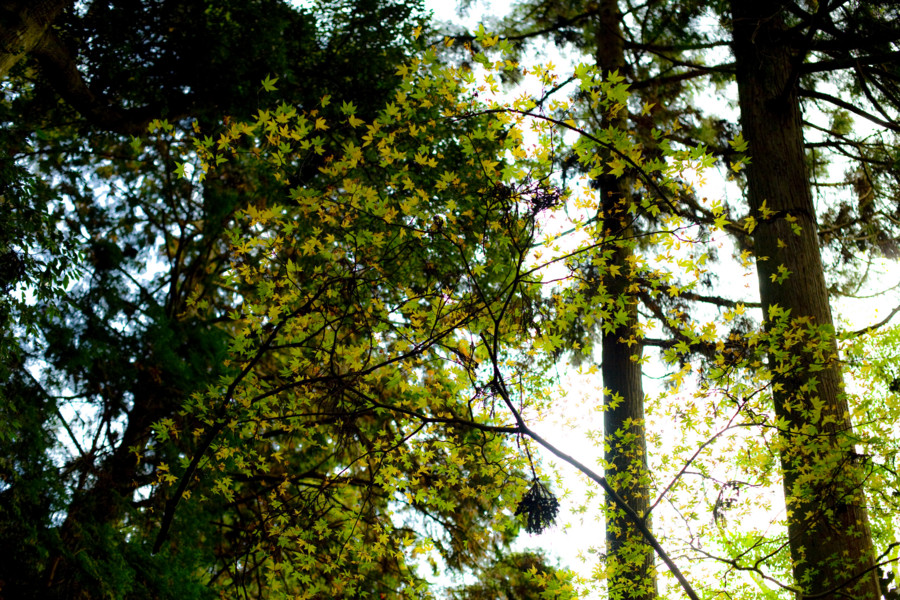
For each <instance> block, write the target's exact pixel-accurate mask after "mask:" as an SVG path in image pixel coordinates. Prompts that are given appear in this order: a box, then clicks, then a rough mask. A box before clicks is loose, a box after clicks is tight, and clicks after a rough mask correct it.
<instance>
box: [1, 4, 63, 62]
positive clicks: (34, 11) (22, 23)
mask: <svg viewBox="0 0 900 600" xmlns="http://www.w3.org/2000/svg"><path fill="white" fill-rule="evenodd" d="M70 4H71V2H70V0H19V1H18V2H16V1H14V0H4V1H2V2H0V78H3V77H5V76H6V74H7V73H8V72H9V70H10V69H12V68H13V67H14V66H15V65H16V63H18V62H19V61H20V60H22V58H24V57H25V55H27V54H28V53H29V52H31V50H32V49H33V48H34V47H35V46H36V45H37V44H38V43H39V42H40V41H41V38H43V37H44V35H45V34H46V33H47V31H48V30H49V29H50V25H51V24H52V23H53V21H54V20H55V19H56V17H58V16H59V14H60V13H61V12H62V11H63V9H65V8H66V7H67V6H69V5H70Z"/></svg>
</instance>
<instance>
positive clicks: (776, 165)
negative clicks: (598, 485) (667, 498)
mask: <svg viewBox="0 0 900 600" xmlns="http://www.w3.org/2000/svg"><path fill="white" fill-rule="evenodd" d="M782 11H783V3H781V2H777V1H775V0H756V1H755V2H746V1H744V0H732V2H731V12H732V17H733V48H734V54H735V58H736V65H737V82H738V95H739V101H740V109H741V125H742V128H743V135H744V137H745V139H747V140H748V142H749V150H750V160H751V162H750V165H749V168H748V173H747V181H748V201H749V204H750V211H751V215H753V216H754V217H755V219H756V220H757V222H758V224H757V225H756V228H755V230H754V231H753V239H754V246H755V250H756V260H757V271H758V276H759V287H760V298H761V300H762V304H763V309H764V311H765V324H766V330H767V332H768V334H769V336H770V337H771V339H772V341H773V343H772V345H771V346H770V348H769V352H768V354H769V357H768V360H769V369H770V371H771V373H772V377H773V387H772V391H773V396H774V402H775V415H776V417H777V418H778V423H779V428H780V429H781V430H782V435H781V437H780V443H779V452H780V458H781V464H782V469H783V472H784V490H785V500H786V504H787V510H788V512H787V515H788V535H789V537H790V550H791V558H792V561H793V571H794V576H795V578H796V582H797V583H796V585H797V586H798V587H799V588H800V589H802V594H801V596H808V595H816V597H817V598H819V599H821V600H832V599H834V600H837V598H848V597H852V598H857V599H859V600H877V599H878V598H879V597H880V593H879V589H878V580H877V576H876V572H875V570H874V568H873V567H874V556H875V553H874V549H873V545H872V537H871V532H870V529H869V523H868V515H867V512H866V509H865V498H864V493H863V491H862V477H861V473H860V467H859V465H858V464H857V461H856V460H854V458H855V457H854V454H853V445H852V443H851V442H850V441H849V440H848V436H847V435H846V434H847V433H849V431H850V427H851V424H850V412H849V407H848V404H847V399H846V397H845V395H844V392H843V380H842V375H841V370H840V365H839V362H838V360H837V346H836V343H835V338H834V327H833V324H832V317H831V309H830V306H829V302H828V292H827V289H826V285H825V277H824V273H823V269H822V260H821V256H820V254H819V246H818V239H817V225H816V216H815V208H814V206H813V200H812V194H811V191H810V186H809V176H808V173H807V168H806V159H805V150H804V142H803V128H802V118H801V111H800V103H799V100H798V93H797V87H798V86H797V77H796V70H797V69H798V68H799V64H800V63H801V62H802V61H800V60H798V58H797V57H796V56H795V54H794V53H793V52H792V51H791V49H790V44H788V41H789V40H788V39H787V38H788V35H789V33H788V31H787V27H786V25H785V23H784V21H783V19H782ZM780 310H784V311H790V312H789V313H788V314H787V315H786V316H781V317H779V316H778V312H779V311H780Z"/></svg>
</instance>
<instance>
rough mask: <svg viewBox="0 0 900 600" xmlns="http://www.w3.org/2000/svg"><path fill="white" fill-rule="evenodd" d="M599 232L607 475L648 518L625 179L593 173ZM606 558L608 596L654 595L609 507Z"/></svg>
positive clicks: (620, 124)
mask: <svg viewBox="0 0 900 600" xmlns="http://www.w3.org/2000/svg"><path fill="white" fill-rule="evenodd" d="M621 20H622V14H621V12H620V11H619V6H618V2H617V0H603V1H602V2H601V3H600V6H599V10H598V14H597V29H596V42H597V54H596V61H597V66H598V67H599V68H600V69H601V71H602V72H603V73H604V75H605V74H606V73H609V72H611V71H615V70H619V71H621V70H623V69H624V67H625V47H624V38H623V36H622V31H621ZM603 125H604V126H612V127H617V128H620V129H627V127H628V111H627V108H625V107H622V108H621V109H620V110H618V111H617V112H615V113H614V114H607V115H604V124H603ZM598 184H599V190H600V194H601V201H600V209H601V211H602V215H601V217H602V218H601V222H602V227H603V234H604V236H612V237H614V238H615V239H616V240H617V242H616V247H615V250H614V252H613V255H612V257H611V259H610V263H609V264H610V265H612V266H616V267H618V274H617V275H606V276H604V277H603V282H602V285H603V287H605V288H606V291H607V293H608V294H609V297H610V298H611V302H612V303H613V304H612V305H609V306H607V307H606V309H607V310H608V311H609V313H610V315H609V317H608V318H609V319H615V318H616V315H617V313H619V314H621V313H623V312H624V314H625V315H626V317H625V320H624V322H622V323H620V324H619V325H618V326H616V327H615V328H612V329H610V328H608V323H604V324H603V333H602V341H601V357H602V365H601V373H602V375H603V387H604V392H603V393H604V398H603V401H604V413H603V414H604V435H605V441H606V444H605V453H604V459H605V461H606V469H607V470H606V478H607V480H608V481H609V483H610V485H612V487H613V488H614V489H615V490H616V491H617V492H618V493H619V494H620V495H621V496H622V497H623V498H624V499H625V501H626V502H627V503H628V506H629V507H630V508H632V509H633V510H634V511H635V512H636V513H637V514H639V515H641V516H643V517H645V518H649V514H648V510H649V504H650V490H649V481H648V473H647V442H646V435H645V428H644V390H643V385H642V381H641V363H640V358H641V355H642V354H643V348H642V345H641V343H640V339H638V334H637V331H636V329H637V326H638V316H637V297H636V295H635V294H634V293H633V292H632V291H631V290H630V288H631V286H632V281H631V277H632V275H633V274H632V273H631V271H630V268H629V267H630V265H631V264H632V263H631V261H630V258H631V256H632V254H633V250H632V246H631V244H633V235H632V233H633V231H632V227H631V225H630V221H631V215H630V214H629V213H628V207H629V204H630V203H631V195H632V181H631V180H630V179H629V178H628V177H616V176H613V175H602V176H601V177H599V178H598ZM606 546H607V561H608V565H609V567H611V568H610V577H609V595H610V597H612V598H627V599H629V600H649V599H652V598H655V597H656V595H657V584H656V575H655V570H654V566H653V550H652V548H651V547H650V546H649V545H648V544H647V543H646V541H645V540H644V538H643V536H642V535H641V533H640V532H639V531H637V530H636V529H635V528H633V527H631V526H630V525H629V524H628V521H627V519H625V518H624V516H623V515H622V514H617V513H616V511H615V508H613V507H612V506H611V507H609V508H608V509H607V519H606Z"/></svg>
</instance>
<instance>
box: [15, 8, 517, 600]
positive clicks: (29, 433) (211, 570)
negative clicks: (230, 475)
mask: <svg viewBox="0 0 900 600" xmlns="http://www.w3.org/2000/svg"><path fill="white" fill-rule="evenodd" d="M31 8H33V6H32V7H30V5H27V4H23V5H22V6H20V7H18V9H21V10H26V11H27V10H31ZM318 8H319V12H318V13H317V14H316V15H315V16H313V15H312V14H311V13H309V12H302V11H297V10H295V9H293V8H290V7H289V6H287V5H285V4H282V3H278V2H266V3H262V4H257V3H245V2H233V3H227V4H223V3H215V5H213V4H208V3H188V4H185V3H180V2H161V3H155V2H154V3H138V2H134V3H116V4H110V3H103V2H95V3H89V4H85V5H83V6H77V7H75V6H68V8H65V9H63V12H62V13H60V14H58V15H57V18H56V19H55V20H54V21H53V24H52V26H50V27H49V28H45V30H44V36H45V37H46V36H50V37H52V41H53V44H54V45H53V46H52V48H50V49H51V50H53V51H52V52H49V50H48V47H47V46H46V44H44V45H38V46H34V47H32V51H31V52H30V53H28V54H27V56H25V57H24V58H18V59H17V60H18V62H16V63H15V65H14V66H13V67H12V68H11V70H10V71H9V73H8V77H7V79H6V84H7V85H8V89H9V90H11V91H10V93H8V94H7V95H6V96H5V97H4V100H3V103H2V111H3V119H4V123H5V124H6V125H7V127H6V128H5V129H4V130H3V138H2V139H3V141H2V143H3V145H4V148H5V149H6V150H7V152H8V154H9V155H10V156H12V157H14V158H15V159H17V161H18V162H19V164H21V165H23V166H25V167H26V168H27V169H28V170H29V171H30V172H31V175H30V176H29V178H26V177H25V175H24V174H23V173H21V172H20V171H16V170H11V171H9V173H11V175H10V176H9V178H8V180H9V184H8V185H9V186H10V187H8V188H5V191H4V196H5V198H6V199H8V201H9V204H7V203H6V202H7V200H4V205H3V210H4V211H7V210H8V209H11V210H12V211H13V212H12V214H14V215H16V216H20V215H21V216H22V219H21V222H20V223H19V222H14V221H13V220H4V227H5V228H7V229H5V231H4V240H3V242H4V252H5V254H4V256H5V257H6V258H9V260H10V261H11V262H12V263H13V264H12V269H13V270H15V271H16V273H14V274H13V275H14V277H11V278H10V280H9V281H5V282H4V284H5V285H6V284H9V285H10V286H19V287H18V290H22V289H23V288H27V289H31V290H34V291H35V296H36V299H35V300H33V301H32V300H27V301H25V302H23V303H22V305H21V306H20V307H15V308H14V310H13V316H12V317H11V319H10V320H9V321H7V322H6V323H4V325H5V327H7V329H5V336H6V337H5V338H4V339H5V340H9V342H8V346H7V347H5V350H7V349H8V353H7V354H5V356H9V355H10V354H12V355H14V356H17V357H19V358H17V360H14V361H12V360H11V361H9V362H6V361H4V364H5V366H6V367H8V368H9V371H8V373H4V375H5V376H6V377H5V379H4V381H5V382H6V387H5V391H4V414H9V415H16V414H18V415H20V416H19V417H17V418H15V419H10V420H9V421H8V424H9V429H8V432H7V433H6V434H5V435H4V437H3V440H2V443H3V452H2V453H3V455H4V456H8V457H9V459H8V461H7V462H5V463H4V485H3V486H2V488H0V495H2V498H3V502H2V507H3V509H2V523H3V525H2V532H3V533H2V535H3V538H4V541H5V542H9V543H7V544H5V545H4V548H7V549H8V550H7V552H9V553H12V554H10V555H8V556H6V557H5V560H4V561H3V566H2V576H0V578H2V580H3V582H4V592H6V593H8V594H15V595H17V596H19V597H29V596H34V595H43V594H44V593H45V592H44V591H43V590H48V589H49V590H50V591H49V592H47V593H49V594H51V595H55V596H59V597H82V596H104V595H106V596H116V597H119V596H129V597H140V596H144V595H146V596H152V597H167V596H177V597H193V596H197V597H203V596H206V595H209V594H212V593H214V590H215V589H216V588H217V587H218V588H225V587H227V586H229V585H233V586H235V587H241V586H244V587H245V588H246V586H252V585H253V578H254V577H257V576H260V577H261V574H260V571H258V570H257V568H256V567H257V566H258V565H256V564H255V563H253V562H252V560H247V557H250V558H252V557H254V556H255V555H256V554H254V553H256V552H258V551H259V550H260V548H258V547H257V546H258V545H259V544H262V543H263V542H262V541H260V540H261V537H260V536H262V532H261V531H260V530H257V531H253V530H248V529H244V528H243V527H242V525H243V524H244V523H245V522H247V520H248V516H250V515H252V514H253V511H254V506H253V502H254V501H255V500H256V498H257V496H255V495H254V496H247V497H246V498H238V499H236V500H235V502H233V503H231V504H224V505H220V504H206V505H203V506H200V507H197V505H196V504H194V505H187V506H182V507H181V509H180V511H179V513H178V519H177V520H176V521H175V527H174V528H173V529H171V530H170V531H169V532H168V533H169V535H170V538H171V543H170V545H167V546H166V547H165V549H164V551H163V552H162V553H160V554H159V555H157V556H151V550H152V544H153V541H154V539H155V538H156V536H157V533H158V526H159V516H160V515H161V514H163V513H164V510H163V509H164V500H165V498H162V497H161V496H159V495H155V494H153V493H152V492H151V491H150V488H149V485H150V484H151V483H152V482H154V481H156V480H157V478H158V477H160V476H165V473H164V472H160V471H159V470H158V469H159V468H160V465H163V464H166V465H173V468H177V467H175V465H178V464H179V460H181V459H182V458H183V457H184V456H190V455H192V453H193V451H194V450H195V448H196V446H197V444H198V442H199V440H195V439H194V438H192V437H191V432H190V430H189V429H188V426H189V421H187V420H186V419H185V418H184V415H183V414H182V413H181V410H182V408H183V403H184V401H185V400H186V399H187V398H188V397H189V396H190V395H191V393H194V392H196V391H197V390H202V389H205V387H206V386H207V385H208V383H209V382H212V381H216V380H218V378H220V377H225V376H229V375H231V374H233V369H232V368H230V367H229V366H227V365H225V357H226V353H227V351H228V344H229V340H230V338H231V334H232V333H233V327H232V326H231V325H230V320H229V318H228V313H229V312H230V311H233V310H235V309H236V308H237V307H238V306H239V303H240V299H241V298H242V297H243V294H244V292H245V290H240V289H235V288H229V287H227V286H226V285H225V281H224V279H223V275H224V274H225V273H226V272H227V271H228V270H229V269H232V268H234V265H233V263H232V257H231V255H230V251H229V249H228V246H227V243H228V242H227V240H228V238H227V237H225V235H226V231H228V230H229V229H230V228H231V226H232V224H233V223H234V222H235V221H234V220H235V218H236V215H237V214H239V211H241V210H245V209H247V208H248V207H249V208H252V209H254V210H263V211H264V210H265V203H266V201H267V199H268V198H269V197H273V196H274V194H275V193H276V191H275V190H281V189H283V188H282V187H281V185H282V184H281V183H279V182H277V181H275V180H273V179H272V178H271V175H272V170H271V169H268V168H265V167H263V166H261V165H260V163H259V161H256V160H255V158H254V157H252V156H249V157H248V156H239V157H234V158H232V160H231V161H230V162H229V163H228V165H220V166H219V168H218V169H217V170H216V171H215V173H214V174H212V175H210V176H208V177H206V179H205V180H204V182H203V184H202V185H190V184H189V183H188V182H187V181H183V180H179V179H178V178H177V177H175V176H174V171H175V170H176V169H177V167H178V165H176V164H175V163H174V162H173V161H174V158H175V157H176V156H179V155H180V154H181V153H182V152H183V151H186V152H188V154H189V153H190V151H189V150H186V147H185V144H187V143H188V135H189V133H190V132H192V131H193V130H194V128H195V127H197V128H201V127H206V126H208V127H209V128H212V125H211V124H212V123H219V122H220V116H221V115H223V114H227V115H229V116H230V118H231V119H233V120H238V119H240V120H242V119H245V118H247V117H249V115H251V114H254V113H255V112H256V110H257V108H258V102H259V94H260V93H261V92H262V90H263V88H265V87H276V88H277V90H275V91H274V92H272V93H271V94H272V95H275V96H276V97H280V98H282V99H287V100H290V101H291V102H292V103H294V104H295V105H299V106H306V107H309V106H317V105H319V103H320V102H321V98H322V96H324V95H327V94H329V93H334V94H336V95H340V97H341V101H342V102H346V103H348V104H353V105H354V106H355V107H356V108H357V111H358V112H357V114H356V118H371V117H372V116H373V115H374V114H375V109H376V107H378V108H380V107H381V105H382V103H383V102H384V100H385V98H386V97H387V96H388V94H391V93H393V90H394V86H395V85H396V83H397V82H398V78H397V77H396V76H395V75H393V73H394V71H395V69H396V66H397V64H399V63H400V62H401V57H403V56H404V55H405V53H406V48H408V45H409V44H410V43H411V42H410V40H411V34H412V30H413V27H414V26H415V25H417V24H418V16H417V13H416V7H415V5H413V4H409V3H402V4H395V3H375V2H363V3H338V2H335V3H322V4H320V5H318ZM48 39H49V38H48ZM44 41H45V42H46V41H47V40H44ZM48 43H49V42H48ZM42 44H43V42H42ZM48 52H49V53H48ZM272 72H277V73H278V81H277V84H276V83H274V82H273V80H274V77H270V74H271V73H272ZM361 77H365V79H366V82H367V83H366V85H360V81H361V79H360V78H361ZM260 81H263V85H262V87H261V86H260V84H259V82H260ZM321 111H322V112H321V113H320V116H323V117H329V118H330V116H331V115H329V111H333V114H340V113H339V111H338V108H337V106H331V107H330V108H326V107H324V106H323V107H321ZM189 116H190V117H192V118H193V119H196V121H193V120H192V119H190V118H189ZM160 117H167V118H168V120H160ZM148 126H149V127H150V131H149V132H148V131H147V129H148ZM132 135H133V136H134V137H132ZM308 158H309V160H308V161H306V162H305V163H303V164H297V165H294V166H295V167H296V169H295V170H294V171H293V172H292V173H291V174H290V176H291V177H293V178H296V179H297V180H298V181H310V180H312V179H314V178H315V177H317V176H318V175H316V174H318V173H319V171H318V169H319V168H320V167H323V163H322V162H321V159H320V158H318V157H317V156H316V155H311V156H309V157H308ZM4 173H7V171H4ZM29 179H31V180H33V181H34V182H35V183H34V186H33V188H34V193H32V194H30V195H27V194H20V195H15V194H13V193H12V191H11V189H12V187H14V186H17V185H23V184H24V183H26V182H27V181H28V180H29ZM16 202H18V204H16ZM44 206H48V207H50V208H49V209H45V208H43V207H44ZM28 209H32V210H33V213H28V212H27V210H28ZM4 214H5V213H4ZM29 214H31V215H32V216H30V217H29V216H28V215H29ZM26 217H27V218H26ZM29 219H30V220H29ZM241 223H243V224H244V225H245V226H247V227H249V226H250V225H249V223H247V222H244V221H241ZM14 224H15V229H13V225H14ZM242 235H244V236H246V237H249V236H250V233H249V232H247V231H245V232H242ZM79 248H80V249H81V250H82V254H83V255H84V263H83V269H84V271H85V273H84V275H83V276H80V277H79V278H78V280H77V283H76V284H75V286H74V287H73V288H71V289H67V290H66V293H65V294H63V290H64V289H66V288H69V287H70V286H69V285H67V284H69V283H70V282H71V281H72V280H73V279H74V276H73V275H72V274H71V273H67V272H66V268H67V265H66V261H67V260H72V259H73V258H74V257H75V254H76V253H75V252H73V250H74V249H79ZM44 257H46V258H44ZM69 266H70V267H73V268H74V267H75V266H77V265H75V264H71V265H69ZM20 267H21V269H24V275H23V274H22V273H20V272H19V271H20ZM39 271H42V272H40V273H39ZM67 275H68V277H69V281H66V279H65V277H66V276H67ZM41 277H45V278H46V279H47V281H46V282H45V281H44V280H42V279H41ZM376 283H377V282H376ZM189 301H190V302H191V304H190V306H189V304H188V302H189ZM53 302H56V304H57V311H56V312H53V311H50V310H48V308H49V307H51V306H52V303H53ZM28 315H31V316H28ZM29 319H30V320H29ZM22 327H29V328H30V331H31V332H32V334H31V335H28V336H26V335H25V331H23V329H22ZM269 366H271V365H269ZM35 367H36V368H37V369H38V371H39V372H40V375H39V377H37V378H36V379H34V378H31V375H30V373H31V372H33V371H29V369H34V368H35ZM32 398H41V399H43V401H42V403H36V402H33V401H32V400H31V399H32ZM23 407H29V410H28V411H26V410H24V408H23ZM154 423H163V424H166V425H168V424H173V426H174V431H175V432H177V435H178V436H177V438H176V437H175V436H172V437H170V438H169V440H168V441H164V440H159V439H158V440H157V441H156V443H155V444H154V445H153V450H152V452H147V448H148V445H149V444H150V441H151V436H152V431H153V430H152V427H151V425H152V424H154ZM348 426H349V425H348ZM161 430H162V429H161ZM316 443H323V442H322V440H318V441H317V442H316ZM301 450H302V452H296V453H292V454H291V457H292V458H291V460H293V461H298V463H295V464H294V465H293V467H296V466H297V464H300V467H302V466H303V464H302V461H308V462H307V463H306V470H305V473H307V477H306V478H305V479H304V485H305V486H306V487H305V488H304V489H305V491H304V493H305V494H306V497H307V498H308V499H310V501H311V502H313V503H314V502H318V501H319V499H321V498H323V497H325V496H324V495H326V492H327V490H326V489H325V486H323V485H319V486H318V488H315V487H314V486H313V485H312V483H314V482H315V481H317V480H318V481H319V482H320V483H321V482H322V481H323V478H324V477H325V476H326V475H327V474H328V473H330V472H331V471H330V470H331V469H336V468H343V466H345V465H343V463H342V459H341V455H340V452H337V453H336V454H335V455H334V456H332V455H329V454H328V453H327V452H325V451H321V452H319V454H318V455H317V454H316V453H315V452H314V451H313V449H312V448H308V447H305V446H304V447H302V448H301ZM139 458H140V459H141V460H140V462H139ZM342 465H343V466H342ZM401 466H402V467H403V468H404V469H406V468H412V467H411V466H408V465H401ZM255 475H256V474H255ZM261 481H262V482H264V484H265V485H266V486H268V487H265V488H262V489H264V490H266V491H272V489H271V488H272V487H273V486H272V484H271V482H272V481H273V479H271V478H269V479H267V478H265V477H261V478H257V479H253V480H247V481H245V482H244V483H245V485H246V487H248V488H249V487H251V486H252V485H256V486H257V488H258V486H259V485H260V482H261ZM258 489H259V488H258ZM350 489H351V488H348V490H350ZM136 490H137V491H136ZM310 490H312V491H310ZM315 490H318V493H320V494H321V495H320V496H319V497H318V498H317V496H316V493H317V492H316V491H315ZM195 491H197V490H195ZM203 493H209V492H208V491H197V494H198V495H202V494H203ZM347 494H349V495H345V496H342V497H340V496H339V497H336V498H330V499H329V500H328V501H329V502H342V501H353V499H354V498H356V497H355V496H353V495H352V493H351V492H350V491H348V492H347ZM384 501H385V502H386V501H387V500H384ZM466 507H467V509H468V510H469V513H465V512H462V511H461V512H460V514H459V515H455V514H454V515H451V516H452V517H453V518H452V519H450V520H449V521H448V522H447V527H450V528H453V527H455V528H456V529H454V530H453V531H454V532H455V534H454V535H455V537H454V538H453V541H452V543H455V544H457V545H456V546H452V544H451V543H450V542H448V547H447V548H446V552H445V554H446V555H447V556H450V557H452V556H453V555H455V556H456V558H455V559H454V560H456V561H457V562H458V563H460V564H461V563H463V562H465V561H466V560H478V559H480V558H481V556H480V555H478V554H477V552H476V550H477V549H472V548H470V549H468V550H469V551H470V552H466V553H464V552H462V547H461V546H460V545H459V540H460V539H462V538H463V537H464V534H465V532H466V531H467V529H468V528H480V525H478V523H480V520H481V519H483V515H484V513H485V510H484V508H483V507H482V506H481V504H480V503H479V501H478V500H477V499H470V500H469V501H468V502H467V503H466ZM313 516H314V514H313ZM26 517H27V518H26ZM308 517H310V515H305V516H304V519H303V520H301V522H302V524H304V526H305V525H307V524H310V523H312V522H314V520H313V521H308V520H306V519H307V518H308ZM504 536H506V537H504ZM496 537H497V547H502V546H503V542H504V539H507V538H508V535H506V534H503V533H501V534H498V536H496ZM196 540H202V543H201V544H200V545H199V547H198V546H197V545H196V544H195V543H194V542H195V541H196ZM323 547H324V543H323ZM22 548H26V549H27V551H22V550H21V549H22ZM490 550H491V551H494V547H493V546H492V547H491V548H490ZM485 551H487V547H485ZM236 564H239V565H240V568H239V569H234V568H233V565H236ZM403 568H405V567H404V566H403V565H402V561H399V560H394V561H393V562H391V561H386V562H384V563H380V564H373V565H371V568H369V569H368V570H367V572H366V577H367V583H366V585H367V586H369V588H372V589H377V588H379V586H381V589H384V588H385V587H386V586H390V585H391V577H392V576H393V574H396V572H397V571H398V570H401V569H403Z"/></svg>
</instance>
